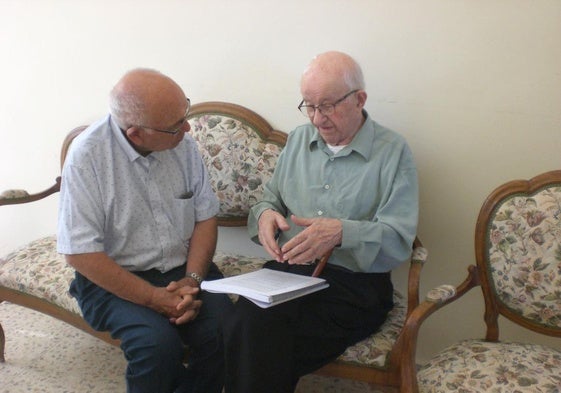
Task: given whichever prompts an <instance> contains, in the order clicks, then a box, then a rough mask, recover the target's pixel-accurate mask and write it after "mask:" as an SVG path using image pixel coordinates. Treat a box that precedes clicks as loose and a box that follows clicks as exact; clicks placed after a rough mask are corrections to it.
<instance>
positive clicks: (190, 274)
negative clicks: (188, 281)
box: [185, 272, 203, 286]
mask: <svg viewBox="0 0 561 393" xmlns="http://www.w3.org/2000/svg"><path fill="white" fill-rule="evenodd" d="M185 277H190V278H192V279H193V280H195V281H196V282H197V284H198V285H199V286H201V283H202V282H203V278H202V277H201V276H199V275H198V274H197V273H195V272H187V274H186V275H185Z"/></svg>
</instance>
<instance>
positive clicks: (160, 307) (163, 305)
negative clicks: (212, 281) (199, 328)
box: [149, 281, 202, 325]
mask: <svg viewBox="0 0 561 393" xmlns="http://www.w3.org/2000/svg"><path fill="white" fill-rule="evenodd" d="M198 293H199V288H198V287H192V286H189V285H181V284H180V283H178V282H176V281H172V282H170V283H169V284H168V286H167V287H165V288H154V291H153V295H152V300H151V304H150V305H149V307H150V308H152V309H154V310H156V311H158V312H159V313H161V314H163V315H165V316H166V317H168V318H169V320H170V322H172V323H175V324H176V325H180V324H183V323H187V322H189V321H192V320H193V319H195V318H196V317H197V315H198V314H199V309H200V308H201V305H202V301H200V300H198V299H197V295H198Z"/></svg>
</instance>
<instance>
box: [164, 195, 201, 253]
mask: <svg viewBox="0 0 561 393" xmlns="http://www.w3.org/2000/svg"><path fill="white" fill-rule="evenodd" d="M170 221H171V223H172V225H173V226H174V228H175V231H176V233H177V234H178V236H179V237H180V238H181V240H182V241H183V242H188V240H189V239H190V238H191V235H192V234H193V229H194V228H195V203H194V201H193V198H188V199H179V198H177V199H173V200H172V209H171V217H170Z"/></svg>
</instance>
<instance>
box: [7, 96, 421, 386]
mask: <svg viewBox="0 0 561 393" xmlns="http://www.w3.org/2000/svg"><path fill="white" fill-rule="evenodd" d="M189 116H190V119H189V122H190V124H191V132H190V133H191V135H192V136H193V137H194V139H195V140H196V141H197V142H198V144H199V149H200V151H201V153H202V156H203V159H204V160H205V163H206V165H207V168H208V170H209V175H210V178H211V182H212V186H213V188H214V190H215V192H216V194H217V195H218V198H219V200H220V213H219V217H218V218H219V225H221V226H245V225H246V222H247V215H248V211H249V208H250V207H251V206H252V205H253V204H254V203H255V202H256V201H258V200H259V199H260V198H261V196H262V192H263V185H264V184H265V183H266V182H267V181H268V179H269V178H270V177H271V175H272V173H273V170H274V168H275V164H276V160H277V158H278V156H279V154H280V152H281V150H282V147H283V146H284V143H285V142H286V134H284V133H282V132H279V131H275V130H273V129H272V127H271V126H270V125H269V123H268V122H267V121H265V120H264V119H263V118H262V117H261V116H259V115H258V114H256V113H255V112H253V111H251V110H249V109H247V108H244V107H241V106H239V105H235V104H231V103H223V102H207V103H201V104H197V105H194V106H193V107H192V110H191V114H190V115H189ZM84 128H85V127H79V128H78V129H76V130H73V131H72V132H71V133H70V134H69V135H68V137H67V139H66V140H65V142H64V144H63V148H62V156H61V157H62V160H64V156H65V154H66V151H67V150H68V148H69V146H70V143H71V142H72V139H73V138H74V137H75V136H76V135H77V134H78V133H79V132H81V131H82V130H83V129H84ZM59 187H60V178H59V179H57V184H55V185H54V186H53V187H51V188H50V189H49V190H47V191H45V192H43V193H39V194H33V195H29V194H28V193H27V192H25V191H21V190H19V191H18V190H16V191H13V190H12V191H8V192H5V193H4V194H3V195H2V196H1V197H0V205H7V204H20V203H28V202H32V201H34V200H37V199H41V198H44V197H47V196H48V195H51V194H53V193H56V192H57V191H58V190H59ZM248 241H249V239H248ZM425 259H426V250H425V249H424V248H423V247H422V246H421V244H420V242H418V241H417V242H416V244H415V249H414V250H413V257H412V262H411V270H410V275H409V277H410V278H409V290H408V293H407V294H405V295H404V294H400V293H398V292H396V293H395V303H396V306H395V308H394V309H393V311H392V312H391V313H390V315H389V318H388V320H387V322H386V323H385V324H384V326H383V328H382V329H381V331H380V332H379V333H377V334H374V335H373V336H371V337H370V338H368V339H366V340H364V341H362V342H360V343H358V344H356V345H354V346H352V347H350V348H348V350H347V351H346V352H345V353H344V354H343V355H342V356H341V357H340V358H339V359H338V360H337V361H336V362H333V363H332V364H330V365H328V366H326V367H325V368H324V369H322V370H320V371H319V372H321V373H323V374H329V375H336V376H339V377H345V378H354V379H360V380H363V381H367V382H376V383H381V384H386V385H391V386H395V387H400V386H403V385H404V384H411V383H412V382H411V381H413V380H414V379H415V375H414V369H415V367H414V353H415V341H416V329H417V328H414V329H413V331H410V332H409V334H407V335H404V334H403V333H402V332H403V330H402V327H403V326H404V324H405V320H406V318H407V315H408V314H410V313H411V311H412V309H413V308H414V307H415V306H416V305H417V304H418V303H419V293H418V292H419V276H420V271H421V268H422V265H423V263H424V261H425ZM214 261H215V262H216V264H217V265H218V266H219V267H220V269H221V270H222V272H223V273H224V274H225V275H226V276H231V275H237V274H240V273H244V272H249V271H252V270H255V269H259V268H260V267H261V266H262V264H263V263H264V262H265V260H264V259H262V258H260V257H255V256H248V255H239V254H233V253H230V252H228V251H227V250H217V252H216V254H215V257H214ZM73 274H74V272H73V270H72V269H71V268H70V267H69V266H68V265H67V264H66V263H65V262H64V259H63V257H62V256H60V255H58V254H57V252H56V239H55V237H54V236H48V237H45V238H42V239H38V240H35V241H32V242H31V243H29V244H28V245H26V246H24V247H22V248H20V249H18V250H15V251H13V252H12V253H10V254H9V255H7V256H5V257H4V258H3V259H2V260H0V302H1V301H9V302H13V303H16V304H20V305H22V306H25V307H30V308H33V309H36V310H39V311H41V312H44V313H46V314H48V315H51V316H53V317H55V318H58V319H61V320H64V321H66V322H68V323H70V324H72V325H74V326H76V327H78V328H80V329H83V330H84V331H86V332H88V333H90V334H92V335H95V336H97V337H99V338H101V339H103V340H105V341H107V342H109V343H111V344H113V345H118V342H117V341H116V340H113V339H112V338H111V337H109V335H107V334H106V333H100V332H95V331H93V330H92V329H91V328H90V327H89V326H88V325H87V324H86V323H85V322H84V320H83V319H82V317H81V313H80V309H79V308H78V305H77V303H76V301H75V300H74V299H73V298H72V297H71V296H70V295H69V293H68V287H69V284H70V281H71V280H72V278H73ZM6 333H7V334H8V335H9V334H12V333H11V332H6ZM4 344H5V340H4V336H3V334H2V331H1V321H0V350H1V352H0V360H1V361H4V360H5V359H4ZM8 360H9V359H8ZM404 365H405V366H409V367H405V366H404ZM404 370H406V371H407V375H405V372H404ZM411 370H413V371H412V372H411ZM404 381H405V382H404ZM404 391H409V390H404Z"/></svg>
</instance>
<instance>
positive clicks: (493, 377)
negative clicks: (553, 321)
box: [417, 340, 561, 393]
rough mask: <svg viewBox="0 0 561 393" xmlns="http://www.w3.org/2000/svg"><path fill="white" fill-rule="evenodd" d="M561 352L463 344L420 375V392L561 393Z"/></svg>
mask: <svg viewBox="0 0 561 393" xmlns="http://www.w3.org/2000/svg"><path fill="white" fill-rule="evenodd" d="M559 370H561V352H560V351H557V350H554V349H551V348H548V347H545V346H542V345H532V344H519V343H493V342H486V341H483V340H465V341H462V342H459V343H457V344H455V345H453V346H451V347H449V348H447V349H445V350H444V351H442V352H441V353H440V354H439V355H437V356H436V357H434V358H433V359H431V361H430V362H429V363H427V364H426V365H424V366H423V367H422V368H421V369H420V370H419V372H418V373H417V380H418V382H419V392H420V393H444V392H460V393H479V392H493V393H511V392H516V393H525V392H542V393H558V392H560V391H561V373H560V372H559Z"/></svg>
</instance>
